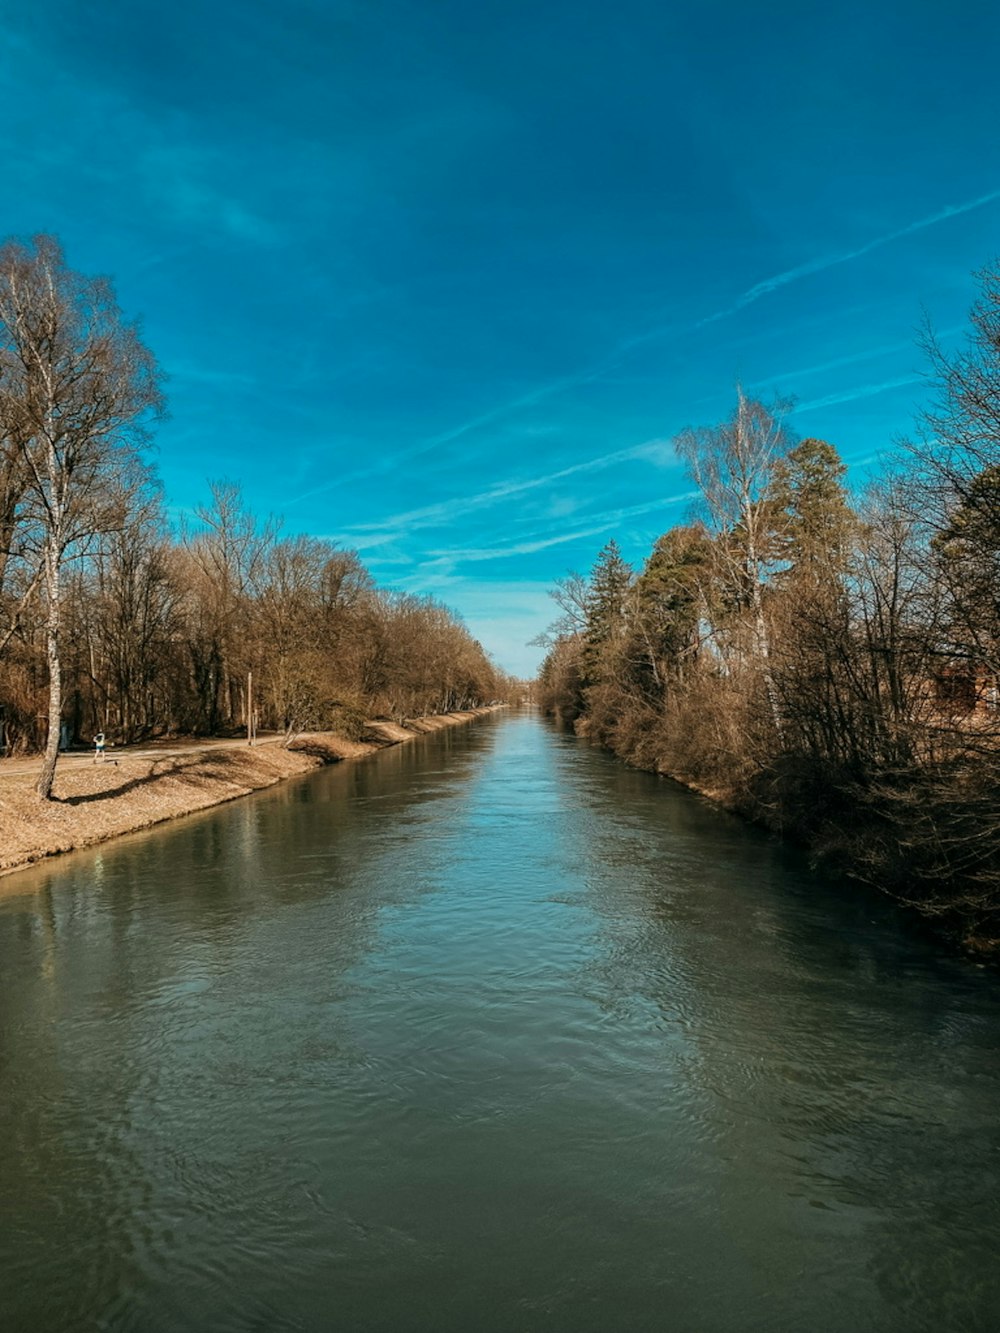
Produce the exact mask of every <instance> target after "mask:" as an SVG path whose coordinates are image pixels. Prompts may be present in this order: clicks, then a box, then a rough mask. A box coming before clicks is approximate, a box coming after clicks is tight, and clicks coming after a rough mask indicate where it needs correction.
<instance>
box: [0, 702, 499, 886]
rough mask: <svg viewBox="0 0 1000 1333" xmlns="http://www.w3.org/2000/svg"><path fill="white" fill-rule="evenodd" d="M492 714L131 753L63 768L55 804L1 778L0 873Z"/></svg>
mask: <svg viewBox="0 0 1000 1333" xmlns="http://www.w3.org/2000/svg"><path fill="white" fill-rule="evenodd" d="M494 711H495V709H493V708H477V709H470V710H469V711H467V712H460V713H443V714H440V715H438V716H434V717H423V718H414V719H412V720H408V721H407V722H406V723H405V725H402V726H400V725H397V724H396V723H393V722H381V721H376V722H370V723H368V725H367V726H366V728H365V730H364V733H363V735H362V737H361V739H360V740H349V739H347V738H346V737H344V736H338V735H335V734H334V733H332V732H318V733H309V734H305V735H302V736H299V737H298V738H297V739H296V740H295V741H293V742H292V745H291V746H290V747H289V748H287V749H286V748H285V746H284V745H282V744H280V743H278V742H277V741H270V742H264V743H259V744H258V745H256V746H254V747H253V748H252V749H251V748H249V747H247V746H246V745H242V746H240V745H236V744H234V745H233V746H232V747H231V748H221V747H219V746H213V747H212V748H190V749H186V750H182V751H175V752H174V753H170V754H163V755H149V754H147V755H144V756H140V755H130V754H129V752H128V751H127V750H123V751H119V752H118V753H117V754H116V755H115V756H114V758H113V759H110V758H109V760H108V762H105V763H103V764H95V763H92V762H89V761H82V762H81V761H79V760H77V761H76V762H73V761H70V762H65V763H63V764H61V765H60V767H59V768H58V769H57V771H56V782H55V788H54V791H53V799H52V800H51V801H42V800H40V799H39V798H38V796H37V795H36V794H35V791H34V776H33V775H31V774H28V773H20V774H18V775H15V776H6V777H0V876H6V875H10V874H11V873H12V872H14V871H17V870H21V869H23V868H24V867H26V866H29V865H31V864H33V863H34V862H36V861H39V860H41V859H42V858H43V857H48V856H55V855H57V854H58V853H60V852H69V851H74V850H75V849H77V848H80V847H90V846H93V845H94V844H96V843H100V842H106V841H108V839H110V838H115V837H118V836H119V835H120V834H123V833H135V832H137V831H138V830H140V829H144V828H148V827H150V825H152V824H159V823H161V822H163V821H164V820H167V819H175V818H177V817H178V816H180V815H187V814H191V813H193V812H194V811H196V810H204V809H206V808H208V807H209V806H213V805H221V804H222V803H223V802H225V801H232V800H235V799H236V798H237V797H239V796H246V795H248V794H249V793H250V792H253V791H260V790H261V789H262V788H264V787H271V786H273V785H274V784H275V783H277V782H282V781H283V780H284V779H285V778H290V777H295V776H296V775H298V774H301V773H307V772H309V771H310V770H311V769H315V768H320V767H322V765H324V764H329V763H337V762H339V761H341V760H350V759H359V758H362V757H364V756H365V755H369V754H372V753H374V752H375V751H376V750H380V749H384V748H385V747H387V746H390V745H399V744H402V743H404V742H406V741H411V740H415V739H416V738H417V737H418V736H421V735H425V734H427V733H429V732H432V731H437V730H440V729H442V728H444V727H452V726H457V725H459V724H461V723H466V722H471V721H473V720H474V719H476V718H477V717H481V716H484V715H485V714H487V713H491V712H494ZM11 887H13V886H11Z"/></svg>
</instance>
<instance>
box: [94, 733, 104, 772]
mask: <svg viewBox="0 0 1000 1333" xmlns="http://www.w3.org/2000/svg"><path fill="white" fill-rule="evenodd" d="M98 760H100V761H101V762H102V763H103V762H104V732H103V731H99V732H98V733H97V735H96V736H95V737H94V763H95V764H96V763H97V761H98Z"/></svg>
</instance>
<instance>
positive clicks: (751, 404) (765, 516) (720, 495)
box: [674, 388, 790, 730]
mask: <svg viewBox="0 0 1000 1333" xmlns="http://www.w3.org/2000/svg"><path fill="white" fill-rule="evenodd" d="M786 410H787V407H786V405H785V404H783V403H776V404H774V405H773V406H771V407H768V406H766V405H765V404H764V403H761V402H759V401H757V400H755V399H752V398H748V397H747V396H746V394H745V393H744V392H743V390H742V389H741V388H737V401H736V411H735V412H734V413H733V415H732V416H731V417H730V418H729V420H728V421H724V422H722V423H721V424H719V425H717V426H707V427H698V428H688V429H687V430H684V431H682V432H681V434H680V435H679V436H678V437H677V438H676V440H675V441H674V445H675V448H676V450H677V453H678V454H679V455H680V457H681V458H682V459H683V461H684V462H685V464H686V465H687V469H688V473H689V475H690V477H691V479H692V481H693V482H694V483H695V485H696V486H697V487H698V489H699V490H700V491H701V494H702V497H703V499H704V503H705V507H706V509H707V510H708V516H709V528H710V531H712V533H713V535H714V536H715V538H716V541H715V551H716V555H717V558H718V560H719V564H720V576H721V578H722V579H723V581H724V582H725V584H726V585H727V588H728V595H729V598H730V599H731V602H732V604H733V605H734V606H735V607H737V608H741V609H743V610H744V611H745V612H746V613H747V615H748V617H749V622H750V627H751V637H752V651H751V654H750V658H751V660H756V662H758V663H759V664H760V667H761V671H762V674H763V678H764V685H765V688H766V691H767V697H768V701H769V704H770V707H771V712H772V714H773V717H774V722H775V726H776V727H778V728H779V730H780V717H779V711H778V704H777V695H776V692H775V688H774V680H773V675H772V672H771V668H770V664H769V659H770V648H771V645H770V635H769V632H768V626H767V619H766V616H765V613H764V586H765V582H766V576H767V572H768V567H769V565H770V564H772V563H773V558H774V555H775V554H776V551H775V549H774V548H775V536H774V518H775V508H774V504H773V501H772V487H773V483H774V476H775V468H776V465H777V463H778V461H779V459H781V458H783V457H784V456H785V455H786V454H787V453H788V450H789V445H790V441H789V439H788V437H787V435H786V432H785V429H784V423H783V417H784V414H785V411H786Z"/></svg>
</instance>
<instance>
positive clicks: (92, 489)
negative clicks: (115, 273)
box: [0, 237, 514, 797]
mask: <svg viewBox="0 0 1000 1333" xmlns="http://www.w3.org/2000/svg"><path fill="white" fill-rule="evenodd" d="M163 403H164V400H163V393H162V387H161V375H160V373H159V370H158V368H157V365H156V362H155V359H154V358H153V356H152V354H151V352H150V351H149V350H148V348H147V347H146V346H145V345H144V344H143V342H142V339H141V337H140V332H139V329H138V327H137V326H136V325H135V324H134V323H130V322H128V321H127V320H126V319H125V318H124V317H123V315H122V313H121V311H120V309H119V307H118V305H117V303H116V300H115V295H114V292H113V290H112V288H111V285H110V283H108V282H107V281H106V280H104V279H90V278H86V277H83V276H81V275H80V274H77V273H75V272H73V271H72V270H71V269H70V268H69V267H68V266H67V264H66V262H65V259H64V256H63V254H62V251H61V249H60V247H59V245H58V243H57V242H56V241H55V240H54V239H53V238H51V237H39V238H36V239H35V240H34V241H33V242H32V243H30V244H23V243H21V242H18V241H8V242H7V243H6V244H5V245H3V246H2V247H0V729H2V741H3V744H4V745H5V747H6V752H7V753H19V752H37V751H39V750H43V749H44V755H45V759H44V764H43V768H42V774H41V778H40V781H39V792H40V794H41V795H42V796H44V797H48V796H50V795H51V791H52V782H53V775H54V772H55V765H56V759H57V755H58V751H59V748H60V745H61V744H62V743H65V742H66V741H67V740H74V739H77V740H78V739H86V738H89V737H91V736H93V735H94V734H95V733H96V732H98V731H104V732H105V733H107V734H108V735H109V736H111V737H114V738H115V739H116V740H118V741H120V742H130V741H136V740H141V739H145V738H149V737H153V736H159V735H164V734H176V733H194V734H220V733H223V734H224V733H226V732H229V731H233V730H235V729H236V728H245V727H247V726H250V727H251V728H252V727H255V726H258V725H259V726H260V727H261V728H281V729H284V730H285V731H287V732H289V733H292V732H295V731H298V730H303V729H322V728H335V729H339V730H341V731H347V732H348V733H354V732H358V731H359V729H360V728H361V727H362V726H363V723H364V720H365V719H366V718H368V717H372V716H387V717H392V718H398V719H402V718H403V717H406V716H415V715H418V714H426V713H437V712H445V711H452V710H457V709H463V708H470V707H474V706H477V705H482V704H484V703H487V702H489V701H492V700H496V699H499V698H503V697H506V696H507V695H508V694H510V693H511V691H512V689H513V688H514V685H513V682H512V681H511V680H510V679H509V678H508V677H506V676H505V675H504V674H503V673H502V672H501V671H499V670H498V669H497V668H496V667H495V665H494V664H493V663H492V662H491V661H490V659H489V657H488V656H487V654H486V653H485V651H484V650H483V648H482V647H481V645H480V644H479V643H478V642H477V641H476V640H475V639H474V638H473V637H472V636H471V634H470V633H469V632H468V630H467V629H466V628H465V627H464V625H463V624H462V623H461V621H460V620H459V619H458V618H457V617H456V616H455V615H454V614H453V613H451V612H450V611H449V610H447V608H445V607H444V606H442V605H440V604H439V603H438V602H436V601H435V600H433V599H431V598H428V597H416V596H411V595H408V594H403V593H398V592H392V591H388V590H386V589H382V588H379V587H378V586H377V585H376V583H375V581H374V580H373V578H372V577H371V575H370V574H369V573H368V571H367V570H366V569H365V567H364V565H363V564H362V562H361V560H360V559H359V557H358V556H357V554H356V553H355V552H353V551H350V550H343V549H340V548H339V547H338V546H337V545H335V544H334V543H332V542H329V541H327V540H323V539H320V538H314V537H309V536H283V535H282V533H281V531H280V527H279V525H278V524H277V523H275V522H274V521H273V520H270V519H267V520H261V519H260V518H258V517H257V516H255V515H254V514H253V513H252V512H251V511H250V510H249V509H248V507H247V505H246V504H245V502H244V500H243V498H242V496H241V493H240V490H239V487H238V486H236V485H234V484H232V483H229V482H215V483H212V484H211V485H210V488H209V491H210V493H209V496H208V497H207V499H206V503H205V504H204V506H203V507H201V508H199V509H198V510H197V511H196V514H195V519H194V521H193V522H192V523H191V524H189V525H188V527H186V528H185V529H183V530H180V531H176V530H173V529H172V528H171V526H170V525H169V523H168V522H167V518H166V514H165V506H164V500H163V495H162V491H161V489H160V486H159V484H158V482H157V479H156V477H155V474H154V473H153V471H152V470H151V467H150V465H149V462H148V459H147V454H146V447H147V445H148V443H149V437H150V434H149V433H150V430H151V427H152V425H153V424H154V423H155V421H156V419H157V417H158V416H159V415H160V414H161V412H162V410H163Z"/></svg>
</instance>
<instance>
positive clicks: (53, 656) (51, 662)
mask: <svg viewBox="0 0 1000 1333" xmlns="http://www.w3.org/2000/svg"><path fill="white" fill-rule="evenodd" d="M59 563H60V562H59V551H58V548H57V547H56V546H55V545H54V543H52V542H51V541H50V542H48V543H47V544H46V551H45V596H46V601H47V607H46V611H47V615H46V620H45V655H46V658H47V659H48V667H49V734H48V738H47V740H46V743H45V759H44V761H43V763H42V771H41V774H40V775H39V778H38V786H37V788H36V790H37V792H38V794H39V796H41V797H42V799H43V800H46V801H48V800H51V798H52V784H53V782H54V781H55V776H56V760H57V759H58V758H59V738H60V733H61V730H62V727H61V723H62V669H61V665H60V661H59V618H60V610H61V608H60V604H59Z"/></svg>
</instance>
